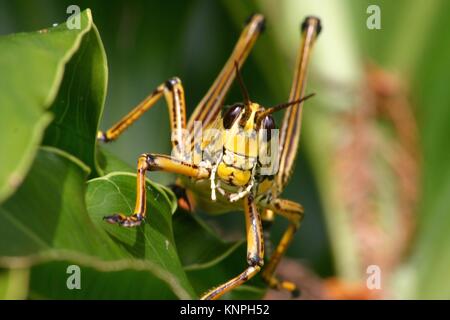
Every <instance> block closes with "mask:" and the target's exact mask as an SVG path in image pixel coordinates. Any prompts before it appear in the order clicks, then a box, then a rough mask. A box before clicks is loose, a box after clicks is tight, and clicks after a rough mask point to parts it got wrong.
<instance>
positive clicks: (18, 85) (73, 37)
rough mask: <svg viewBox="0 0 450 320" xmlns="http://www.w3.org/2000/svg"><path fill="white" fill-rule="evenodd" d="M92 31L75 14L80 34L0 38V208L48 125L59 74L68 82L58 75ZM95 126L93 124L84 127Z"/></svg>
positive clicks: (64, 31) (61, 29) (57, 31)
mask: <svg viewBox="0 0 450 320" xmlns="http://www.w3.org/2000/svg"><path fill="white" fill-rule="evenodd" d="M92 26H93V25H92V18H91V13H90V11H89V10H86V11H84V12H83V13H82V14H81V28H80V29H73V30H69V29H68V28H67V27H66V24H65V23H63V24H61V25H59V26H58V27H54V28H49V29H43V30H40V31H37V32H32V33H19V34H12V35H8V36H3V37H0V74H1V75H2V77H0V113H1V115H2V116H1V117H0V135H1V136H2V139H0V162H1V164H2V166H1V168H0V202H1V201H3V200H5V199H6V198H7V197H9V196H10V195H11V194H12V193H13V192H14V191H15V190H16V189H17V188H18V186H19V185H20V184H21V182H22V181H23V179H24V177H25V175H26V173H27V171H28V170H29V168H30V167H31V164H32V162H33V158H34V157H35V155H36V152H37V149H38V146H39V144H40V143H41V140H42V137H43V133H44V129H45V128H46V126H47V125H48V124H49V123H50V121H51V119H52V115H51V113H50V112H48V108H49V107H50V105H51V104H52V102H53V101H54V99H55V97H56V95H57V92H58V88H59V86H60V83H61V81H62V78H63V74H64V76H65V77H67V76H68V75H67V74H66V73H64V68H65V64H66V63H67V62H68V61H69V60H70V59H71V58H72V57H73V56H74V54H75V53H76V52H77V50H79V48H80V45H81V46H82V47H83V48H85V45H84V44H83V45H82V42H83V43H84V41H83V39H84V37H85V35H89V37H88V38H89V39H92V40H90V42H91V43H92V44H94V43H95V41H96V40H95V38H94V35H93V34H92V32H90V30H92ZM94 30H95V28H94ZM94 33H95V31H94ZM97 60H98V59H97ZM84 69H85V68H83V70H84ZM95 71H97V72H99V75H96V76H95V78H101V77H102V72H103V71H102V69H101V65H98V66H97V67H96V69H95ZM103 73H104V72H103ZM85 76H86V78H85V81H86V82H88V83H89V85H92V86H93V88H94V89H93V90H96V89H98V90H100V85H96V86H94V85H93V84H92V83H91V81H88V79H89V77H88V74H86V75H85ZM103 82H104V81H103ZM94 92H95V91H94ZM96 94H97V93H96ZM92 108H94V107H92ZM97 113H99V111H97ZM80 121H87V120H86V119H80ZM95 121H98V118H97V119H95V118H92V119H90V120H89V121H87V123H91V122H95ZM73 133H74V131H72V134H73ZM83 160H87V159H84V158H83ZM86 163H88V164H90V162H89V161H86Z"/></svg>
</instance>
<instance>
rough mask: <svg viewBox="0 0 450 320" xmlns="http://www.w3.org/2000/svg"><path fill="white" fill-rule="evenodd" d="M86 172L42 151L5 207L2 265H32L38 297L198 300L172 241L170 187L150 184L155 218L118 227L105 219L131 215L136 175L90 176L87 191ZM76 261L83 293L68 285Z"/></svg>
mask: <svg viewBox="0 0 450 320" xmlns="http://www.w3.org/2000/svg"><path fill="white" fill-rule="evenodd" d="M88 171H89V170H88V168H87V167H86V166H85V165H83V164H82V163H81V162H80V161H78V160H77V159H75V158H73V157H72V156H70V155H68V154H66V153H64V152H62V151H58V150H57V149H53V148H48V147H46V148H43V149H42V150H41V151H40V152H39V153H38V156H37V157H36V160H35V163H34V164H33V167H32V169H31V171H30V174H29V175H28V176H27V178H26V180H25V181H24V183H23V184H22V186H21V187H20V188H19V190H18V191H17V192H16V193H15V194H14V196H12V197H11V198H10V199H8V200H7V201H6V202H5V203H4V204H3V205H2V206H1V207H0V267H5V268H11V269H17V268H27V267H33V268H32V271H31V288H30V291H31V296H33V297H46V298H136V299H137V298H146V299H148V298H174V297H178V298H193V297H194V296H195V294H194V292H193V290H192V288H191V287H190V285H189V282H188V280H187V278H186V275H185V273H184V271H183V269H182V266H181V263H180V261H179V259H178V256H177V254H176V248H175V244H174V241H173V236H172V224H171V214H172V210H173V205H172V203H171V202H172V201H173V199H172V198H170V195H169V192H167V191H166V190H165V189H163V188H160V187H157V186H154V185H149V186H148V188H149V192H148V195H149V202H148V204H147V206H148V208H149V212H151V217H152V223H151V224H150V223H147V224H144V225H142V226H141V227H139V228H135V229H127V228H120V227H118V226H115V225H114V226H113V225H109V224H107V223H105V222H104V221H103V220H102V217H103V216H104V215H106V214H111V213H114V212H117V211H124V212H125V213H129V211H128V210H129V209H130V204H129V200H128V199H133V198H134V194H133V192H134V189H135V177H134V176H133V175H132V174H129V173H124V174H119V173H116V174H111V175H109V176H106V177H103V178H98V179H94V180H92V181H90V182H89V184H88V187H87V191H86V187H85V177H86V175H87V174H88ZM43 182H45V187H43ZM86 192H87V193H86ZM85 193H86V202H87V207H88V210H89V214H88V210H87V209H86V204H85V201H84V200H83V199H84V195H85ZM71 264H76V265H79V266H80V267H81V269H82V278H81V285H82V289H81V290H68V289H67V287H66V280H67V277H68V276H69V275H68V274H66V268H67V267H68V266H69V265H71ZM116 278H117V281H113V279H116ZM141 285H143V286H145V288H140V286H141ZM83 288H86V290H83ZM88 289H89V290H88Z"/></svg>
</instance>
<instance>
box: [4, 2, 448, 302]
mask: <svg viewBox="0 0 450 320" xmlns="http://www.w3.org/2000/svg"><path fill="white" fill-rule="evenodd" d="M71 4H77V5H79V6H80V8H81V10H83V9H85V8H91V10H92V13H93V18H94V22H95V24H96V26H97V27H98V29H99V32H100V35H101V38H102V41H103V44H104V46H105V50H106V54H107V58H108V67H109V82H108V94H107V99H106V105H105V111H104V116H103V120H102V125H101V127H102V128H103V129H106V128H107V127H108V126H110V125H112V124H113V123H114V121H116V120H117V119H119V117H121V116H122V115H124V114H125V113H126V112H127V111H129V110H130V108H131V107H133V106H134V105H136V104H137V103H138V102H139V101H140V100H141V99H143V98H144V97H145V96H146V95H147V94H148V93H149V92H151V91H152V90H153V89H154V88H155V87H156V86H157V85H159V84H160V83H161V82H162V81H165V80H166V79H168V78H169V77H172V76H178V77H180V78H181V80H182V81H183V84H184V87H185V92H186V99H187V105H188V112H191V111H192V110H193V108H194V107H195V106H196V103H197V102H199V101H200V99H201V97H202V95H203V94H204V93H205V92H206V91H207V89H208V87H209V85H210V84H211V83H212V82H213V80H214V79H215V76H216V75H217V74H218V72H219V71H220V69H221V67H222V65H223V63H224V62H225V61H226V59H227V57H228V55H229V53H230V52H231V50H232V48H233V46H234V43H235V41H236V40H237V37H238V35H239V32H240V30H241V27H242V25H243V22H244V21H245V19H246V18H247V17H248V16H249V15H250V14H251V13H253V12H256V11H257V12H261V13H262V14H264V15H265V16H266V32H265V34H264V35H263V36H262V37H261V38H260V39H259V40H258V42H257V44H256V45H255V48H254V50H253V52H252V53H251V54H250V57H249V59H248V62H247V63H246V64H245V67H244V68H243V77H244V79H245V82H246V84H247V86H248V89H249V92H250V95H251V97H252V99H253V100H255V101H258V102H259V103H261V104H262V105H266V106H267V105H273V104H276V103H280V102H284V101H286V100H287V98H288V94H289V89H290V82H291V78H292V74H293V66H294V61H295V56H296V53H297V46H298V43H299V39H300V32H299V25H300V22H301V21H302V20H303V18H304V16H306V15H310V14H313V15H317V16H319V17H320V18H321V19H322V24H323V32H322V34H321V35H320V37H319V39H318V42H317V46H316V49H315V52H314V56H313V64H312V68H311V70H310V71H311V72H310V75H311V77H310V79H311V81H310V82H309V85H308V88H307V92H315V93H316V94H317V98H315V99H314V101H311V102H310V103H308V104H307V106H306V109H305V112H304V127H303V132H302V140H301V147H300V151H299V156H298V161H297V165H296V170H295V174H294V176H293V178H292V181H291V183H290V184H289V186H288V188H287V190H286V191H285V193H284V197H286V198H289V199H292V200H296V201H300V202H301V203H302V204H303V205H304V207H305V208H306V218H305V220H304V223H303V225H302V228H301V230H300V232H299V233H298V235H297V236H296V238H295V241H294V243H293V245H292V246H291V248H290V249H289V252H288V255H289V256H290V257H293V258H296V259H300V260H301V262H302V263H303V264H304V265H306V266H309V267H310V268H311V269H312V270H313V271H314V272H315V273H317V274H318V275H320V276H321V277H330V276H339V277H342V278H344V279H345V278H348V279H355V278H361V270H359V269H358V267H357V266H356V264H357V263H356V262H354V257H353V255H355V254H356V253H355V250H354V249H353V248H352V245H351V244H348V241H350V242H351V240H348V238H349V237H350V238H351V237H352V236H353V235H352V234H348V233H351V229H349V228H348V226H346V225H345V224H346V222H345V221H342V220H340V219H336V214H337V213H338V211H340V209H337V208H336V210H335V208H334V206H335V205H338V203H337V202H339V200H338V199H334V198H333V197H332V194H333V191H330V188H331V189H336V188H339V183H340V181H336V180H335V179H334V178H335V177H333V175H332V174H331V175H330V174H329V173H328V171H329V169H330V168H329V166H330V161H331V160H332V159H330V157H332V155H331V154H330V153H328V152H329V150H326V149H327V148H326V146H327V145H330V144H332V145H333V144H339V143H340V141H341V139H340V136H339V134H338V132H339V130H337V129H336V128H334V127H333V124H334V122H333V117H335V116H336V115H337V114H338V113H339V112H346V110H350V109H351V108H354V107H355V105H363V104H364V101H362V102H361V101H359V100H358V99H360V95H359V94H358V92H360V90H363V89H361V88H362V87H363V82H364V72H365V71H364V70H365V69H364V66H365V63H366V62H368V61H371V62H372V63H375V64H376V65H377V66H378V67H379V68H382V69H384V70H386V71H388V72H392V73H394V74H396V75H397V77H398V78H399V79H400V80H401V81H402V83H405V84H406V86H407V87H408V88H409V89H408V93H409V98H408V99H409V101H411V105H412V106H413V107H414V114H415V116H416V119H417V125H418V128H419V141H420V142H419V150H420V153H421V159H422V160H421V163H422V169H421V172H422V174H421V178H420V181H419V189H420V193H419V196H418V197H419V198H418V199H417V206H416V208H415V209H414V210H413V211H414V212H413V216H414V217H416V218H415V219H417V229H416V230H415V232H414V236H413V237H412V239H411V243H410V244H409V247H410V250H409V251H408V253H407V255H406V256H405V257H404V258H403V259H401V262H400V263H399V264H398V265H397V266H396V272H394V276H393V280H392V281H390V282H389V284H388V286H389V287H390V290H391V291H393V293H392V295H391V296H393V297H399V298H417V297H419V298H450V275H449V274H448V272H447V271H448V269H449V267H450V152H449V148H448V137H449V136H450V108H449V106H450V90H448V86H449V83H450V72H449V71H450V59H449V58H448V57H450V33H449V23H448V21H450V2H448V1H446V0H431V1H425V0H414V1H406V0H403V1H395V2H394V1H358V0H348V1H344V0H341V1H331V0H330V1H312V0H310V1H301V0H297V1H296V0H290V1H286V0H284V1H268V0H259V1H258V0H254V1H245V2H244V1H237V0H235V1H226V0H223V1H208V0H197V1H127V2H122V1H109V2H104V1H75V2H74V1H57V0H53V1H50V0H47V1H45V0H41V1H0V34H1V35H3V34H8V33H14V32H22V31H33V30H37V29H40V28H43V27H47V26H51V25H52V24H53V23H55V22H60V21H64V20H65V19H66V18H67V16H68V15H67V14H66V8H67V6H68V5H71ZM371 4H376V5H378V6H379V7H380V9H381V29H380V30H369V29H368V28H367V27H366V20H367V18H368V16H369V14H368V13H367V12H366V9H367V8H368V6H369V5H371ZM0 76H1V77H7V75H0ZM334 84H337V85H334ZM342 88H344V89H342ZM239 100H241V97H240V94H239V91H238V90H237V88H236V87H233V89H232V90H231V92H230V94H229V95H228V97H227V99H226V101H227V103H233V102H235V101H239ZM163 104H164V102H159V103H158V106H157V107H156V108H155V109H152V110H151V111H150V112H148V113H147V114H146V115H145V116H144V117H143V118H142V120H140V121H138V122H137V123H136V124H135V125H134V126H133V127H132V128H130V129H129V130H128V131H127V133H126V134H125V135H123V137H122V138H121V139H119V140H118V141H117V142H114V143H112V144H111V145H108V146H107V148H108V149H109V150H110V151H112V152H113V153H115V154H116V155H118V156H119V157H120V158H122V159H123V160H125V161H126V162H128V163H129V164H131V165H134V164H135V162H136V159H137V156H138V155H139V154H141V153H142V152H164V153H167V152H170V136H169V123H168V116H167V114H166V109H165V106H164V105H163ZM152 178H153V179H155V180H156V181H158V182H160V183H163V184H168V183H170V182H172V181H173V179H174V177H173V176H170V175H167V174H161V173H157V174H152ZM386 183H389V182H386ZM394 202H395V200H394ZM208 221H209V222H210V223H211V224H212V225H213V226H214V227H216V229H217V230H218V232H220V233H222V234H223V237H226V238H236V237H241V236H242V231H243V229H244V220H243V217H241V216H237V215H225V216H223V217H219V218H214V219H208ZM340 224H342V225H340ZM285 226H286V223H285V222H283V221H281V220H280V221H277V223H276V225H275V234H274V237H275V238H277V237H279V236H280V235H281V232H282V231H283V228H284V227H285ZM402 228H403V226H402V225H401V224H397V225H394V226H393V228H392V229H390V232H394V233H395V232H397V231H398V230H400V229H402Z"/></svg>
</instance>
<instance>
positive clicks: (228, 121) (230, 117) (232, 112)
mask: <svg viewBox="0 0 450 320" xmlns="http://www.w3.org/2000/svg"><path fill="white" fill-rule="evenodd" d="M243 109H244V105H243V104H239V103H238V104H235V105H233V106H231V107H230V109H228V110H227V111H226V112H225V115H224V116H223V127H224V128H225V129H230V128H231V126H232V125H233V123H234V122H235V121H236V119H237V118H238V117H239V115H240V114H241V111H242V110H243Z"/></svg>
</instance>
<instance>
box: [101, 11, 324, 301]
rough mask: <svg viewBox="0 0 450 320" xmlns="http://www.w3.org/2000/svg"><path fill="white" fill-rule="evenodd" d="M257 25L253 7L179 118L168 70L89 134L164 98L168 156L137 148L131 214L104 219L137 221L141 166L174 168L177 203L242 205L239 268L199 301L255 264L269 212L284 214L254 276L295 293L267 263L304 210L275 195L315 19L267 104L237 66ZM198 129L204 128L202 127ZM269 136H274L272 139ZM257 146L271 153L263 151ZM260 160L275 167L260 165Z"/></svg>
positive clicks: (293, 130)
mask: <svg viewBox="0 0 450 320" xmlns="http://www.w3.org/2000/svg"><path fill="white" fill-rule="evenodd" d="M264 26H265V20H264V17H263V16H262V15H261V14H254V15H252V16H251V17H250V18H249V19H248V20H247V22H246V25H245V27H244V29H243V31H242V33H241V35H240V37H239V39H238V41H237V44H236V45H235V47H234V49H233V52H232V53H231V56H230V57H229V59H228V61H227V62H226V64H225V66H224V67H223V69H222V71H221V72H220V74H219V75H218V76H217V78H216V80H215V81H214V83H213V84H212V86H211V88H210V89H209V90H208V92H207V93H206V95H205V96H204V97H203V99H202V100H201V101H200V103H199V104H198V105H197V107H196V109H195V110H194V112H193V114H192V115H191V117H190V118H189V120H188V121H187V123H186V106H185V99H184V90H183V86H182V84H181V81H180V80H179V79H178V78H176V77H175V78H172V79H169V80H168V81H166V82H164V83H163V84H161V85H160V86H158V87H157V88H156V89H155V90H154V91H153V92H152V93H151V94H150V95H149V96H148V97H147V98H145V99H144V100H143V101H142V102H141V103H140V104H139V105H137V106H136V107H135V108H134V109H133V110H132V111H131V112H129V113H128V114H127V115H126V116H125V117H123V118H122V119H121V120H120V121H119V122H117V123H116V124H115V125H114V126H112V127H111V128H110V129H109V130H107V131H99V132H98V134H97V139H98V140H100V141H103V142H110V141H113V140H115V139H117V138H118V137H119V136H120V135H121V134H122V133H123V132H124V131H125V130H126V129H127V128H128V127H129V126H130V125H131V124H132V123H133V122H135V121H136V120H137V119H139V118H140V117H141V116H142V114H143V113H144V112H146V111H148V110H149V109H150V108H151V107H152V106H153V105H154V104H155V103H156V102H157V100H158V99H160V98H161V97H162V96H164V97H165V100H166V102H167V106H168V110H169V117H170V124H171V132H172V137H171V141H172V146H173V149H172V155H170V156H169V155H163V154H154V153H145V154H142V155H141V156H140V157H139V158H138V163H137V194H136V206H135V210H134V213H133V214H132V215H128V216H127V215H125V214H123V213H116V214H112V215H110V216H107V217H105V218H104V219H105V220H106V221H107V222H109V223H115V224H119V225H121V226H124V227H135V226H139V225H140V224H141V223H142V222H143V221H144V219H145V218H146V216H147V214H146V182H145V180H146V172H147V171H165V172H171V173H176V174H178V175H179V178H178V179H177V181H176V183H175V185H174V186H173V190H174V192H175V194H176V195H177V197H178V203H179V205H180V206H182V207H183V208H185V209H189V210H191V211H192V210H194V208H201V209H204V210H205V211H206V212H210V213H212V214H215V213H223V212H227V211H228V212H229V211H234V210H240V211H242V210H243V211H244V214H245V218H246V231H247V267H246V268H245V270H244V271H243V272H242V273H241V274H239V275H237V276H236V277H235V278H233V279H231V280H229V281H227V282H226V283H224V284H221V285H219V286H217V287H215V288H213V289H211V290H209V291H208V292H206V293H205V294H204V295H203V296H202V297H201V299H205V300H211V299H218V298H220V297H221V296H222V295H224V294H225V293H227V292H229V291H230V290H232V289H233V288H236V287H238V286H239V285H241V284H243V283H244V282H246V281H247V280H249V279H250V278H252V277H253V276H255V275H256V274H257V273H258V272H259V271H260V270H261V268H262V267H263V264H264V236H263V222H264V224H265V225H266V224H267V225H270V223H271V222H272V221H273V220H274V217H275V215H281V216H283V217H285V218H287V219H288V220H289V222H290V224H289V226H288V227H287V229H286V231H285V233H284V235H283V236H282V238H281V240H280V242H279V244H278V245H277V247H276V248H275V250H274V251H273V253H272V255H271V257H270V259H269V260H268V263H267V266H265V268H264V269H263V270H262V273H261V274H262V278H263V279H264V280H265V281H266V282H267V283H268V285H269V286H270V287H272V288H276V289H285V290H288V291H289V292H291V293H292V294H293V295H296V294H298V292H299V291H298V289H297V287H296V285H295V284H294V283H292V282H289V281H282V280H279V279H278V278H277V277H276V276H275V269H276V267H277V265H278V264H279V262H280V260H281V258H282V256H283V255H284V253H285V252H286V250H287V247H288V245H289V244H290V242H291V241H292V239H293V236H294V234H295V232H296V230H297V229H298V228H299V227H300V223H301V221H302V219H303V214H304V210H303V207H302V205H301V204H299V203H296V202H294V201H291V200H287V199H282V198H280V197H279V195H280V194H281V192H282V191H283V189H284V188H285V186H286V184H287V182H288V180H289V178H290V176H291V175H292V171H293V165H294V162H295V158H296V154H297V150H298V144H299V139H300V126H301V119H302V105H303V102H304V100H306V99H307V98H309V97H310V96H312V95H308V96H304V93H305V87H306V73H307V67H308V63H309V60H310V55H311V50H312V47H313V44H314V42H315V40H316V37H317V36H318V34H319V33H320V31H321V24H320V20H319V19H318V18H316V17H312V16H309V17H306V19H305V20H304V22H303V23H302V25H301V32H302V41H301V44H300V47H299V52H298V56H297V61H296V69H295V74H294V79H293V84H292V88H291V92H290V97H289V102H287V103H283V104H280V105H277V106H274V107H271V108H264V107H263V106H261V105H260V104H258V103H255V102H252V101H251V100H250V98H249V95H248V92H247V90H246V88H245V85H244V82H243V80H242V77H241V75H240V71H239V69H240V68H241V67H242V65H243V64H244V62H245V60H246V58H247V57H248V55H249V52H250V50H251V49H252V47H253V45H254V44H255V41H256V39H257V38H258V37H259V35H260V34H261V33H262V32H263V30H264ZM235 78H237V80H238V82H239V86H240V88H241V91H242V95H243V98H244V101H243V102H242V103H237V104H234V105H232V106H231V107H229V108H227V109H225V108H224V106H223V102H224V99H225V95H226V94H227V92H228V90H229V88H230V86H231V84H232V83H233V81H234V80H235ZM279 110H285V114H284V118H283V122H282V124H281V128H280V130H279V132H280V133H279V135H276V134H275V133H276V132H278V131H275V128H276V127H275V121H274V119H273V117H272V116H271V114H272V113H274V112H277V111H279ZM221 111H222V112H221ZM198 124H201V125H200V126H199V125H198ZM202 128H206V129H207V130H206V131H208V132H207V133H203V132H202ZM261 137H263V138H261ZM275 138H277V139H275ZM274 140H277V141H276V142H277V143H275V144H274V143H272V142H273V141H274ZM262 151H265V152H269V153H270V154H271V155H275V156H272V157H263V156H261V155H262V153H261V152H262ZM267 159H268V160H267ZM267 164H269V165H270V167H271V168H272V169H273V168H275V169H274V170H263V169H264V168H265V166H266V165H267Z"/></svg>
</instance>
